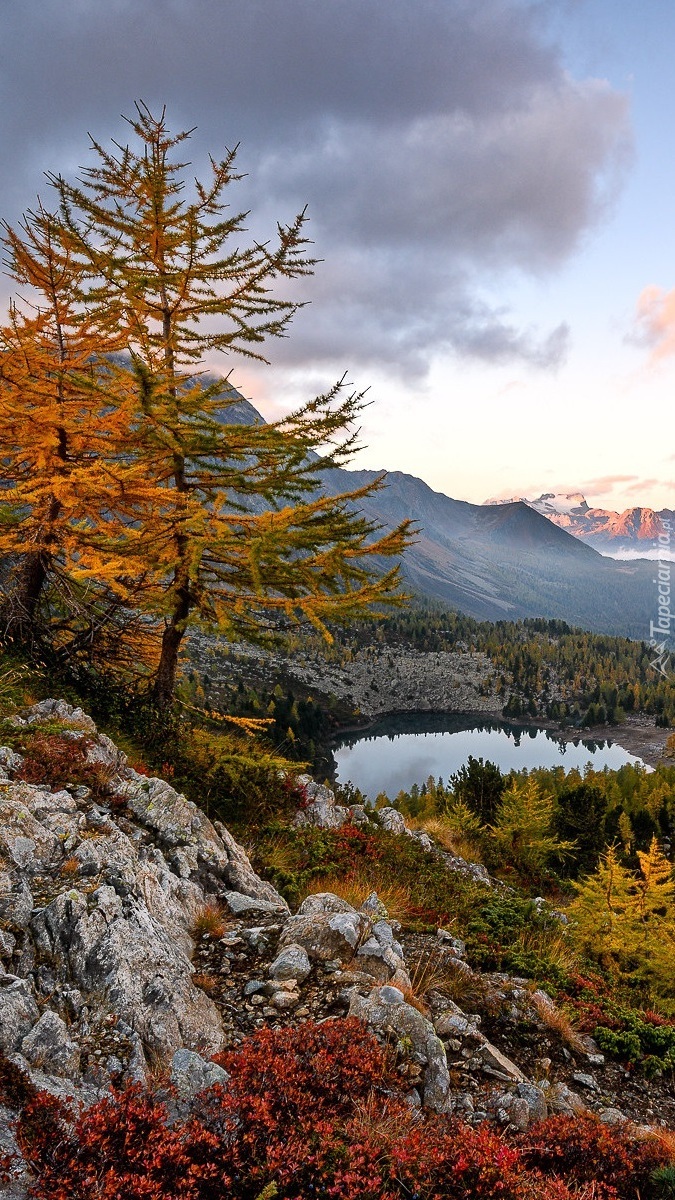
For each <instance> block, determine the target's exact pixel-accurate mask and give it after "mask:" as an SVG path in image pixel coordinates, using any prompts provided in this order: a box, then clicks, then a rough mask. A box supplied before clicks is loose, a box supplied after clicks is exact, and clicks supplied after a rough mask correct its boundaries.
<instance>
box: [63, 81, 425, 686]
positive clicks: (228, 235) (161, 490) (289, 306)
mask: <svg viewBox="0 0 675 1200" xmlns="http://www.w3.org/2000/svg"><path fill="white" fill-rule="evenodd" d="M129 124H130V126H131V129H132V131H133V134H134V136H135V139H136V142H135V147H130V146H124V147H122V146H117V145H116V144H115V146H114V149H113V150H111V151H108V150H105V149H104V148H103V147H102V146H101V145H99V144H98V143H96V142H93V143H92V144H93V148H94V151H95V153H96V156H97V165H96V166H94V167H92V168H89V169H87V170H86V171H85V172H84V175H83V178H82V180H81V182H80V183H79V184H70V183H68V182H66V181H65V180H64V179H63V178H61V177H60V176H53V177H52V178H51V182H52V184H53V186H54V187H55V188H56V190H57V192H58V195H59V200H60V212H61V221H62V225H63V229H64V234H65V235H67V236H68V237H70V238H71V239H72V244H73V245H76V246H77V250H78V258H79V262H80V264H81V266H82V268H83V270H84V271H85V272H86V274H87V278H88V285H87V288H86V294H85V296H84V301H85V306H86V309H87V311H88V313H89V314H90V319H91V320H92V321H93V322H95V323H97V324H101V325H102V326H104V327H105V328H107V329H108V330H109V331H110V335H111V337H112V338H113V339H116V338H120V339H121V341H122V342H123V344H124V346H125V347H126V349H127V350H128V351H129V352H130V354H131V361H132V366H133V373H134V378H135V410H134V412H133V413H132V414H131V416H130V419H129V424H128V428H127V430H126V438H125V442H124V445H123V446H122V445H119V446H118V449H117V454H118V455H120V454H121V455H122V458H121V459H119V461H120V462H124V463H125V464H126V466H127V467H129V466H130V465H131V464H133V465H134V466H135V467H138V468H139V469H140V470H141V471H142V472H144V473H145V479H146V487H145V490H144V492H143V493H142V494H136V495H135V496H134V502H133V504H132V505H130V506H128V507H127V510H126V514H125V513H124V511H121V512H120V517H121V518H122V524H124V517H125V515H126V534H124V532H123V533H122V535H121V540H120V546H119V549H120V550H121V551H122V552H124V551H125V550H126V549H128V550H129V551H130V553H132V554H134V553H135V552H136V548H137V545H138V539H139V535H140V538H141V540H142V545H143V554H144V558H145V569H146V572H147V575H148V577H149V578H150V579H152V580H153V581H154V585H155V586H154V589H150V590H149V591H148V592H147V594H146V596H145V601H144V602H145V603H146V605H147V607H148V610H149V612H150V613H152V614H153V615H154V616H156V617H158V618H161V620H162V622H163V631H162V645H161V654H160V660H159V665H158V668H157V673H156V679H155V694H156V698H157V701H158V703H159V704H160V705H161V706H166V705H167V704H169V703H170V701H171V699H172V696H173V692H174V686H175V678H176V668H177V661H178V653H179V649H180V646H181V642H182V640H183V637H184V634H185V632H186V629H187V627H188V625H189V623H190V622H191V621H192V620H193V619H195V618H199V619H202V620H205V621H206V622H208V623H209V624H210V625H212V626H214V627H216V628H218V629H219V630H221V631H222V632H223V633H225V634H226V635H228V636H230V637H234V636H244V637H246V638H256V637H258V636H261V635H264V633H265V630H266V628H267V629H268V628H269V627H270V622H271V624H272V625H274V624H275V623H278V619H279V617H282V618H285V619H293V620H297V619H299V618H304V619H307V620H309V621H311V622H312V623H313V624H314V625H315V626H316V627H318V628H320V629H321V630H322V631H324V632H325V631H326V624H325V622H326V621H328V620H331V619H337V620H340V619H343V618H348V617H353V616H356V615H359V614H363V613H365V612H368V611H372V608H373V606H374V605H377V603H378V602H389V601H391V600H392V598H393V596H394V594H395V592H396V591H397V587H398V570H397V568H396V567H395V568H393V569H391V570H388V571H379V572H376V571H375V570H374V565H373V564H374V560H375V561H377V560H378V559H382V558H384V559H386V558H389V557H391V556H392V555H398V554H399V553H400V551H401V550H402V548H403V547H404V545H405V544H406V541H407V538H408V523H406V524H404V525H402V526H401V527H399V528H398V529H397V530H395V531H394V532H393V533H384V534H382V533H381V532H380V531H379V530H377V529H376V527H374V526H373V525H372V524H371V523H370V522H369V521H367V520H366V519H365V518H364V517H363V516H362V515H360V514H359V512H358V504H359V502H360V500H361V499H362V498H363V497H364V496H366V495H368V494H369V493H370V492H371V491H372V490H373V487H365V488H361V489H355V490H354V491H352V492H347V493H344V494H343V495H339V496H337V497H333V498H326V497H323V496H321V495H320V494H319V493H318V491H317V477H318V474H319V471H320V470H322V469H325V468H327V467H332V466H337V465H340V464H341V463H343V462H344V461H345V460H346V458H347V456H348V455H349V453H350V452H351V451H352V450H353V449H354V445H355V441H354V435H353V433H345V430H348V429H351V428H352V425H353V422H354V420H355V418H356V417H357V416H358V413H359V412H360V409H361V407H362V395H359V394H357V393H353V392H351V393H350V392H348V390H347V389H346V388H345V386H344V383H343V382H341V383H339V384H337V385H336V386H335V387H333V388H331V389H330V390H329V391H328V392H327V393H326V394H324V395H322V396H319V397H317V398H316V399H314V400H312V401H310V402H309V403H307V404H306V405H305V406H304V407H302V408H301V409H300V410H299V411H298V412H296V413H294V414H292V415H291V416H289V417H288V418H284V419H282V420H280V421H278V422H276V423H273V424H269V425H267V424H264V423H260V424H253V425H241V424H233V423H228V421H227V415H228V414H227V410H228V408H230V407H231V406H232V405H233V404H235V403H236V402H237V399H238V397H237V396H236V395H233V394H232V393H231V392H230V394H229V396H228V395H227V394H225V395H224V394H223V385H222V381H221V382H218V383H214V382H212V381H209V380H205V379H204V378H203V377H201V375H200V374H199V371H198V368H199V366H200V365H201V364H203V362H204V359H205V358H206V357H207V356H209V355H211V354H213V352H214V351H224V352H231V351H236V352H237V353H239V354H243V355H246V356H248V357H251V358H256V359H262V360H263V361H265V360H264V359H263V353H262V346H263V343H264V341H265V340H266V339H267V338H268V337H281V336H283V335H284V334H285V332H286V329H287V326H288V323H289V321H290V320H291V318H292V316H293V314H294V312H295V311H296V309H297V304H296V303H295V302H293V301H289V300H285V299H282V298H280V297H279V296H278V295H277V294H276V291H275V288H276V285H277V281H278V280H279V279H280V278H282V279H283V278H285V279H292V278H294V277H297V276H299V275H303V274H306V273H307V272H309V271H310V270H311V268H312V260H311V259H309V258H308V256H307V253H306V245H307V241H306V238H305V237H304V233H303V228H304V223H305V214H304V213H300V214H299V215H298V216H297V217H296V219H295V220H294V221H293V222H292V223H291V224H290V225H288V226H282V225H279V226H278V227H277V235H276V241H275V243H274V245H270V244H264V245H263V244H260V243H256V242H254V243H253V244H252V245H250V246H249V247H248V248H244V249H242V248H241V244H240V239H241V236H242V234H243V232H244V229H245V225H244V222H245V218H246V215H247V214H245V213H237V214H233V215H231V214H229V213H227V212H226V211H225V201H224V193H225V191H226V189H227V188H228V187H229V186H230V185H231V184H232V183H233V182H234V181H236V180H237V179H238V178H239V176H238V175H237V174H236V173H235V171H234V157H235V155H234V152H228V154H227V155H226V157H225V159H223V160H222V161H216V160H214V159H211V177H210V179H209V181H208V183H201V182H200V181H198V180H196V181H195V182H194V185H193V188H192V193H191V195H188V194H187V193H186V185H185V179H184V171H185V167H186V165H187V164H184V163H181V162H178V161H175V159H174V151H175V150H176V148H177V147H179V146H181V145H182V144H183V143H184V142H185V141H186V139H187V138H188V137H189V133H190V132H191V131H187V132H182V133H178V134H176V135H173V136H172V135H171V134H170V133H169V131H168V129H167V125H166V119H165V114H164V113H162V115H161V116H160V117H159V118H158V119H155V118H154V117H153V116H152V114H151V113H150V112H149V110H148V109H147V108H146V107H145V106H144V105H142V104H141V105H137V112H136V117H135V118H134V119H133V120H131V121H130V122H129ZM316 451H320V452H321V455H322V457H321V459H318V458H317V456H316V453H314V452H316ZM374 486H378V484H375V485H374Z"/></svg>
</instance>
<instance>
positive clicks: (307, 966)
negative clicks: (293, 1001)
mask: <svg viewBox="0 0 675 1200" xmlns="http://www.w3.org/2000/svg"><path fill="white" fill-rule="evenodd" d="M311 969H312V967H311V963H310V961H309V955H308V954H307V951H306V950H305V948H304V946H299V945H298V944H297V943H296V942H291V943H289V945H288V946H286V947H285V948H284V949H283V950H281V951H280V952H279V954H278V955H277V957H276V958H275V960H274V962H273V963H272V965H271V967H270V969H269V975H270V977H271V978H272V979H297V980H298V981H299V982H300V983H302V982H303V980H305V979H306V978H307V976H308V975H309V973H310V971H311Z"/></svg>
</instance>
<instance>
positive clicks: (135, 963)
mask: <svg viewBox="0 0 675 1200" xmlns="http://www.w3.org/2000/svg"><path fill="white" fill-rule="evenodd" d="M32 928H33V930H34V934H35V939H36V942H37V943H38V945H39V947H40V949H41V950H43V951H46V952H47V953H48V954H49V955H50V956H51V958H52V961H53V962H54V964H55V967H56V969H57V971H58V972H59V974H60V976H61V977H62V978H63V979H69V980H72V981H73V982H74V983H75V984H76V985H77V986H78V987H79V988H81V989H82V990H86V991H87V992H90V993H94V994H95V995H96V996H98V997H100V999H101V1000H103V1001H104V1002H105V1006H106V1008H107V1010H108V1011H110V1012H116V1013H118V1014H119V1015H120V1016H121V1017H122V1018H123V1019H124V1020H125V1021H127V1022H128V1023H129V1025H130V1026H131V1027H132V1028H133V1029H135V1030H136V1032H137V1033H138V1034H139V1035H140V1037H141V1039H142V1041H143V1043H144V1045H145V1046H147V1047H148V1048H149V1050H150V1051H151V1052H153V1053H154V1054H156V1055H158V1056H160V1057H166V1056H168V1055H169V1054H172V1053H173V1052H174V1051H175V1050H176V1049H178V1048H179V1047H181V1046H188V1047H189V1048H190V1049H194V1050H200V1049H201V1050H207V1051H208V1052H209V1053H210V1054H213V1053H215V1051H216V1050H218V1049H219V1048H220V1045H221V1042H222V1035H221V1022H220V1017H219V1014H218V1010H217V1008H216V1007H215V1005H214V1004H213V1002H212V1001H211V1000H209V998H208V997H207V996H206V995H205V994H204V992H202V991H199V990H198V989H197V988H195V987H194V986H193V984H192V981H191V973H192V967H191V964H190V961H189V959H188V958H187V956H186V954H185V952H184V951H183V950H182V949H181V947H180V946H179V945H177V944H176V942H175V940H174V939H172V938H171V937H170V936H169V934H168V933H167V930H166V929H165V928H164V927H163V926H162V925H160V923H159V922H158V921H157V920H156V919H155V918H153V917H151V916H150V913H149V912H148V909H147V907H146V905H145V904H144V903H143V902H142V901H141V900H140V898H138V897H136V896H134V895H132V894H128V895H125V896H120V895H118V893H117V891H116V890H115V888H114V887H111V886H110V885H107V884H104V885H103V886H101V887H100V888H97V889H96V891H95V892H93V893H92V894H91V895H89V896H85V895H84V894H83V893H82V892H79V891H77V890H73V891H71V892H63V893H61V895H59V896H58V897H57V898H56V899H55V900H53V901H52V903H51V904H49V905H47V907H46V908H45V909H43V910H42V911H41V912H40V913H38V914H36V916H35V917H34V919H33V923H32ZM99 1002H100V1001H99Z"/></svg>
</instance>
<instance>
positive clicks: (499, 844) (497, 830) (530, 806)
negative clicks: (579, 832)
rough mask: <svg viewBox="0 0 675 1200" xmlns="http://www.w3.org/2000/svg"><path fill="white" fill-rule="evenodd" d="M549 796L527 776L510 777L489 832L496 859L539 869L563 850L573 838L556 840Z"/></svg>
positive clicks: (567, 848) (550, 797)
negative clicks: (511, 779) (519, 777)
mask: <svg viewBox="0 0 675 1200" xmlns="http://www.w3.org/2000/svg"><path fill="white" fill-rule="evenodd" d="M552 822H553V797H552V795H550V794H549V793H547V792H544V791H543V789H542V788H540V786H539V784H538V783H537V781H536V779H533V778H532V777H531V776H530V777H529V778H527V779H525V780H518V779H516V780H514V781H513V782H512V783H511V784H510V786H509V787H508V788H507V789H506V791H505V792H504V794H503V796H502V798H501V800H500V802H499V807H498V809H497V817H496V820H495V823H494V825H493V826H491V829H490V833H491V837H492V843H493V846H494V848H495V854H496V858H497V861H506V862H509V863H511V864H512V865H513V866H514V867H515V868H516V870H518V871H521V872H525V871H534V872H537V871H541V870H542V869H543V868H544V867H545V866H546V864H547V862H548V861H549V860H550V858H551V857H552V855H554V854H558V855H559V854H565V853H566V852H567V851H569V850H571V849H572V848H573V846H574V843H573V842H570V841H562V840H560V839H559V838H558V837H557V836H556V834H555V833H554V832H553V829H552Z"/></svg>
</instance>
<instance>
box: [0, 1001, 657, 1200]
mask: <svg viewBox="0 0 675 1200" xmlns="http://www.w3.org/2000/svg"><path fill="white" fill-rule="evenodd" d="M220 1061H221V1062H222V1063H223V1064H224V1065H225V1066H226V1068H227V1069H228V1070H229V1071H230V1072H231V1079H230V1082H229V1084H228V1086H227V1088H223V1087H220V1086H217V1087H215V1088H212V1089H210V1091H209V1092H206V1093H204V1096H203V1097H202V1098H201V1099H200V1102H199V1104H198V1106H197V1107H196V1109H195V1115H194V1116H193V1117H191V1118H190V1119H189V1120H187V1121H180V1120H174V1121H173V1122H171V1121H170V1118H169V1113H168V1110H167V1108H166V1106H165V1105H164V1104H163V1103H162V1102H160V1101H159V1100H158V1099H157V1097H156V1096H153V1095H152V1094H150V1093H147V1092H145V1091H143V1090H142V1089H141V1088H139V1087H138V1086H132V1087H129V1088H127V1089H125V1090H124V1091H122V1092H113V1093H112V1094H111V1095H110V1097H108V1098H106V1099H104V1100H102V1101H100V1102H99V1103H98V1104H96V1105H94V1106H93V1107H92V1108H90V1109H88V1110H87V1111H86V1112H83V1113H80V1114H79V1115H75V1114H74V1113H73V1112H72V1111H70V1110H69V1108H68V1107H67V1106H65V1105H63V1104H62V1103H61V1102H60V1101H58V1100H56V1099H54V1098H53V1097H51V1096H46V1095H45V1094H44V1093H38V1094H37V1095H31V1094H30V1089H27V1090H26V1094H25V1096H24V1103H25V1107H24V1110H23V1113H22V1115H21V1118H20V1120H19V1122H18V1125H17V1140H18V1143H19V1146H20V1148H21V1151H22V1153H23V1154H24V1156H25V1159H26V1161H27V1162H28V1164H29V1165H30V1166H31V1167H32V1169H33V1172H34V1176H35V1182H34V1183H33V1185H32V1188H31V1191H30V1196H31V1197H33V1200H257V1198H258V1197H259V1196H260V1194H261V1192H262V1191H263V1189H264V1188H265V1187H266V1186H267V1185H268V1184H269V1183H272V1182H273V1183H274V1184H275V1186H276V1188H277V1193H276V1194H277V1196H278V1200H299V1198H300V1197H302V1198H303V1200H310V1198H312V1197H313V1198H315V1200H411V1198H417V1200H590V1198H591V1196H592V1197H593V1198H594V1200H611V1198H612V1197H617V1198H618V1197H620V1198H621V1200H629V1198H632V1197H634V1196H636V1194H637V1192H636V1189H637V1187H639V1186H640V1185H641V1184H644V1181H645V1180H646V1179H647V1178H648V1177H649V1173H650V1171H651V1170H653V1168H654V1167H655V1166H657V1165H659V1164H660V1163H662V1162H663V1161H664V1154H663V1152H662V1151H661V1150H660V1149H659V1148H657V1147H656V1146H655V1145H653V1144H644V1143H630V1142H628V1141H627V1140H626V1139H625V1138H622V1136H621V1134H620V1133H614V1132H612V1131H610V1130H608V1129H606V1128H605V1127H604V1126H601V1125H600V1124H599V1123H598V1122H595V1121H591V1120H587V1121H583V1120H582V1121H578V1120H576V1119H568V1118H552V1119H551V1120H550V1121H548V1122H544V1123H542V1124H541V1125H539V1126H537V1127H536V1129H535V1130H534V1131H533V1132H532V1133H531V1134H530V1135H529V1136H528V1135H522V1136H521V1137H520V1138H519V1139H518V1141H517V1142H516V1143H515V1144H511V1145H509V1144H507V1142H506V1141H505V1140H504V1139H503V1138H502V1137H501V1136H500V1135H499V1134H498V1133H497V1132H495V1131H494V1130H492V1129H490V1128H488V1127H487V1126H485V1125H482V1126H481V1127H480V1128H478V1129H472V1128H470V1127H469V1126H467V1125H463V1124H460V1123H459V1122H456V1121H452V1120H450V1119H449V1118H447V1117H440V1116H428V1115H423V1114H421V1113H419V1112H416V1111H415V1110H413V1109H412V1108H411V1107H410V1106H409V1105H408V1104H407V1102H406V1101H405V1099H404V1098H403V1096H402V1095H401V1091H400V1088H398V1087H397V1085H396V1084H395V1082H394V1080H393V1079H392V1078H391V1077H390V1076H389V1074H388V1072H387V1069H386V1061H385V1057H384V1055H383V1052H382V1050H381V1049H380V1047H379V1046H378V1045H377V1043H376V1042H375V1041H374V1039H373V1038H372V1037H370V1036H369V1035H368V1034H367V1033H366V1032H365V1031H364V1029H363V1027H362V1026H361V1025H360V1024H359V1023H358V1022H356V1021H354V1020H346V1021H343V1020H340V1021H328V1022H326V1023H324V1024H323V1025H314V1024H312V1023H310V1022H308V1023H307V1024H306V1025H301V1026H299V1027H296V1028H292V1029H283V1030H269V1029H266V1030H261V1031H260V1032H259V1033H256V1034H255V1035H254V1036H253V1037H251V1038H249V1039H247V1041H246V1042H244V1043H243V1044H242V1045H241V1046H240V1047H239V1048H238V1049H237V1050H235V1051H232V1052H230V1053H227V1054H224V1055H222V1056H221V1057H220ZM1 1065H2V1064H1V1063H0V1066H1ZM4 1078H5V1093H6V1094H7V1095H8V1096H9V1095H10V1094H11V1095H13V1096H14V1097H15V1098H16V1097H19V1098H20V1094H21V1092H22V1088H23V1086H24V1085H23V1080H22V1079H17V1078H15V1077H14V1076H13V1075H12V1073H11V1072H5V1077H4ZM2 1079H3V1076H2V1072H1V1071H0V1098H1V1097H2V1095H3V1092H2ZM565 1179H566V1180H567V1181H568V1182H571V1183H572V1190H571V1191H570V1190H569V1189H568V1186H567V1183H566V1182H565ZM596 1180H597V1182H595V1181H596Z"/></svg>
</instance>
